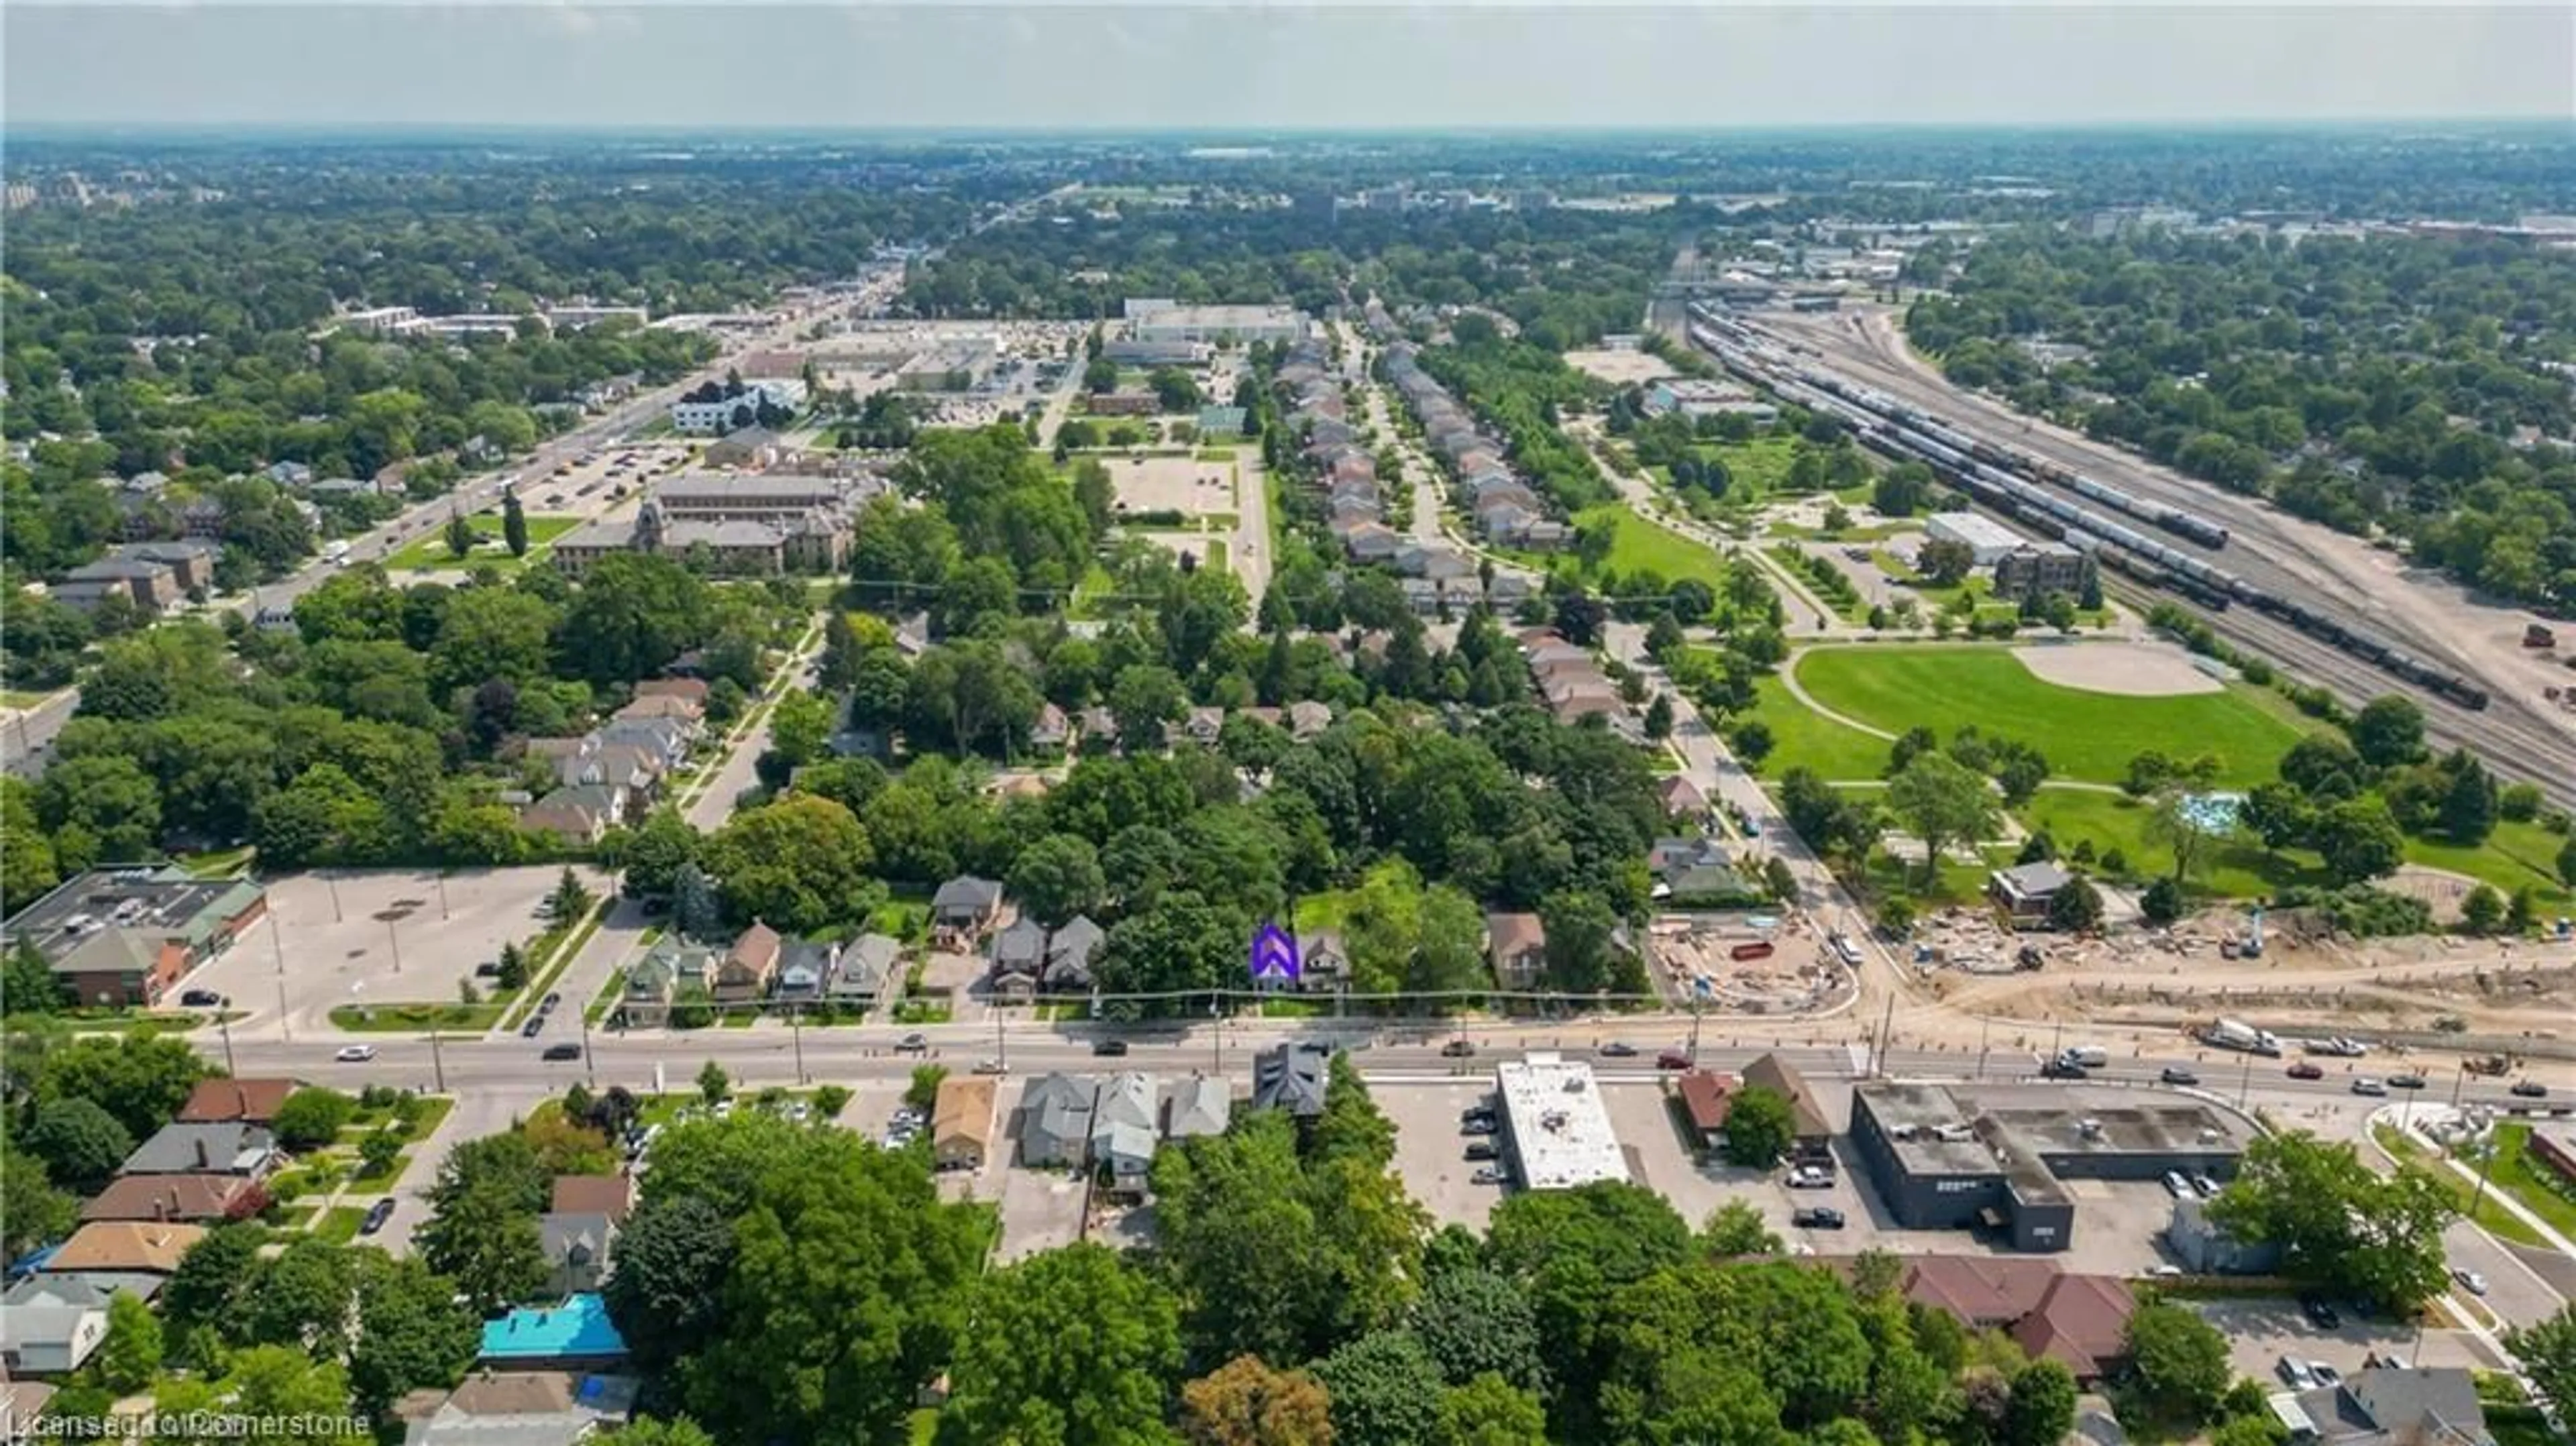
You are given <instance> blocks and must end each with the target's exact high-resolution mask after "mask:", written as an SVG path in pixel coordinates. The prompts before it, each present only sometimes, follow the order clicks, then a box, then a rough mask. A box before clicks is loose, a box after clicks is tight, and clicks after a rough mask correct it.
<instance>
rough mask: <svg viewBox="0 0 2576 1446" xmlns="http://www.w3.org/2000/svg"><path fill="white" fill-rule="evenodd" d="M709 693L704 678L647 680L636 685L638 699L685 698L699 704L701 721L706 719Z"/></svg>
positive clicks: (698, 714)
mask: <svg viewBox="0 0 2576 1446" xmlns="http://www.w3.org/2000/svg"><path fill="white" fill-rule="evenodd" d="M709 691H710V690H709V688H708V686H707V680H706V679H704V678H647V679H645V680H644V681H643V682H641V683H638V684H636V685H635V696H636V697H638V698H685V699H687V700H689V701H690V702H692V703H695V704H697V705H698V713H697V716H698V717H699V718H701V719H703V718H705V717H706V707H707V694H708V692H709Z"/></svg>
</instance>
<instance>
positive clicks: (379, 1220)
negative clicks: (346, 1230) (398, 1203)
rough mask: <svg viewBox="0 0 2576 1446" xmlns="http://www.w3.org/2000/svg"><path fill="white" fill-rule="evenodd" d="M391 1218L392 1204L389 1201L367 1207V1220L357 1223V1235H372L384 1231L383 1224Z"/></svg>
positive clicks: (392, 1212)
mask: <svg viewBox="0 0 2576 1446" xmlns="http://www.w3.org/2000/svg"><path fill="white" fill-rule="evenodd" d="M393 1218H394V1202H393V1201H392V1200H391V1199H385V1200H379V1201H377V1202H376V1203H375V1204H373V1205H370V1206H368V1207H367V1218H366V1219H364V1220H361V1221H359V1222H358V1233H359V1234H360V1235H373V1234H375V1233H376V1232H377V1231H379V1230H382V1229H384V1228H385V1222H386V1221H388V1220H391V1219H393Z"/></svg>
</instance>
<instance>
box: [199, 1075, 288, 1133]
mask: <svg viewBox="0 0 2576 1446" xmlns="http://www.w3.org/2000/svg"><path fill="white" fill-rule="evenodd" d="M298 1088H300V1086H299V1085H297V1084H296V1082H295V1081H293V1080H291V1079H201V1080H199V1081H197V1087H196V1088H195V1089H192V1090H190V1091H188V1102H187V1103H186V1104H184V1105H181V1106H179V1123H181V1124H183V1125H212V1124H220V1123H222V1122H224V1121H226V1120H248V1121H250V1122H251V1123H252V1124H255V1125H264V1124H267V1123H268V1122H269V1121H271V1120H273V1119H276V1118H277V1107H278V1106H279V1105H282V1104H284V1103H286V1097H287V1096H288V1095H291V1094H293V1093H295V1091H296V1090H297V1089H298Z"/></svg>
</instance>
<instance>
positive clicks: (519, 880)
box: [182, 864, 613, 1030]
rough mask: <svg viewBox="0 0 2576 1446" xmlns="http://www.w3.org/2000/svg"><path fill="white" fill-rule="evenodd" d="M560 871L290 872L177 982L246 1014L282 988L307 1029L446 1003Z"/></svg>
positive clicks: (517, 936) (592, 880) (512, 934)
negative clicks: (361, 1014) (236, 935)
mask: <svg viewBox="0 0 2576 1446" xmlns="http://www.w3.org/2000/svg"><path fill="white" fill-rule="evenodd" d="M561 876H562V870H561V869H560V868H558V867H557V866H555V865H552V864H547V865H542V866H531V867H528V868H515V869H467V870H459V871H457V872H455V873H452V874H448V875H445V876H443V877H442V876H441V875H439V874H437V873H434V872H428V871H422V870H412V869H390V870H366V871H355V870H339V869H333V870H325V871H317V872H312V873H303V874H290V875H287V876H286V877H284V878H281V879H277V880H275V881H273V882H271V883H270V884H269V885H268V914H269V917H268V920H267V921H264V922H262V923H260V924H258V925H256V926H254V927H253V928H252V929H251V930H250V931H249V932H247V933H245V934H244V935H242V937H241V938H240V939H239V940H237V941H236V942H235V943H234V944H233V946H232V947H231V948H230V949H228V950H226V951H225V952H224V953H222V954H221V955H219V956H217V957H216V958H214V959H211V960H209V961H207V962H206V963H205V964H204V965H203V966H201V967H200V968H198V969H197V970H196V972H195V973H193V974H191V975H190V976H189V977H188V978H187V979H186V980H185V981H184V982H183V984H182V987H183V988H186V989H211V990H213V991H215V992H216V993H218V994H222V995H225V996H227V997H229V998H230V999H232V1000H233V1002H234V1007H236V1008H239V1009H242V1010H246V1011H248V1012H249V1013H251V1014H252V1015H253V1016H254V1017H257V1018H270V1017H274V1016H275V1014H276V1012H277V1010H278V1007H279V999H280V996H281V994H282V995H283V997H284V1000H285V1006H284V1007H285V1010H286V1015H287V1018H288V1019H289V1020H290V1021H291V1022H292V1023H293V1025H294V1027H295V1028H297V1029H312V1030H319V1029H322V1028H324V1027H326V1026H327V1025H328V1023H329V1016H330V1012H331V1010H332V1009H333V1008H334V1007H336V1006H338V1005H343V1004H370V1005H387V1004H405V1003H437V1004H447V1003H454V1002H455V1001H456V998H457V985H458V983H459V982H460V981H463V980H467V979H472V978H474V968H475V966H476V965H478V964H482V963H484V962H486V961H489V960H492V959H496V958H498V957H499V956H500V953H501V946H502V945H503V944H506V943H511V942H514V941H515V942H519V943H525V942H526V941H527V940H529V939H530V938H533V937H534V936H535V935H537V934H538V933H539V932H541V931H542V930H543V929H544V928H545V925H544V923H543V922H542V921H541V920H540V919H539V918H538V917H537V911H538V906H539V905H540V904H542V903H543V902H544V900H545V897H546V895H547V894H548V893H550V892H552V891H553V889H554V887H555V883H556V881H557V880H558V879H559V878H560V877H561ZM587 882H588V883H589V885H590V887H591V888H592V889H593V890H594V891H595V892H603V893H604V892H606V891H608V890H609V889H611V888H612V887H613V885H612V884H611V882H610V881H609V880H607V879H605V878H603V877H601V876H599V875H597V874H591V875H590V876H589V877H588V880H587ZM281 947H282V948H283V950H284V952H285V965H284V968H283V969H281V968H280V967H279V959H278V952H279V949H280V948H281ZM533 965H534V961H531V967H533ZM479 982H480V983H482V984H485V985H488V984H489V983H490V982H491V981H489V980H488V979H487V980H482V981H479Z"/></svg>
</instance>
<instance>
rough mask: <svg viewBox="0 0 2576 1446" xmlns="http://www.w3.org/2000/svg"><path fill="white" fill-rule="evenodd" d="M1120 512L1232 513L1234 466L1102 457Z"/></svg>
mask: <svg viewBox="0 0 2576 1446" xmlns="http://www.w3.org/2000/svg"><path fill="white" fill-rule="evenodd" d="M1101 460H1102V462H1103V463H1105V464H1106V465H1107V466H1108V468H1109V480H1110V481H1111V482H1112V483H1114V484H1116V486H1117V489H1118V509H1119V510H1120V511H1122V512H1181V513H1187V514H1189V515H1191V516H1205V515H1208V514H1210V513H1219V512H1235V511H1239V510H1240V509H1239V508H1237V507H1236V505H1235V496H1234V464H1233V463H1232V462H1202V461H1199V460H1198V459H1197V458H1195V457H1104V458H1102V459H1101Z"/></svg>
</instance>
